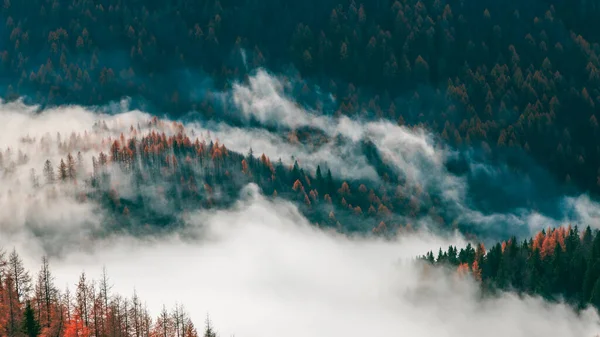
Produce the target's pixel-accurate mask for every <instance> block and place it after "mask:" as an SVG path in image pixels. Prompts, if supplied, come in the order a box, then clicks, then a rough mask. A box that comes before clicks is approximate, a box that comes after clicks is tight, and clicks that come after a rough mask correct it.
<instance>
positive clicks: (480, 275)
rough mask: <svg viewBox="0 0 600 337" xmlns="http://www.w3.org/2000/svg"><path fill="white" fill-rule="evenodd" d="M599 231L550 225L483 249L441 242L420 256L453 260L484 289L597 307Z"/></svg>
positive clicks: (434, 261) (431, 260) (436, 261)
mask: <svg viewBox="0 0 600 337" xmlns="http://www.w3.org/2000/svg"><path fill="white" fill-rule="evenodd" d="M599 233H600V232H599V231H598V230H592V229H591V228H590V227H586V228H585V229H584V230H580V229H579V228H578V227H577V226H575V227H571V226H569V227H559V228H554V229H552V228H548V229H546V230H543V231H541V232H539V233H538V234H537V235H535V237H532V238H530V239H528V240H527V239H525V240H522V241H519V240H518V239H517V238H516V237H513V238H511V239H509V240H507V241H502V242H498V243H496V244H495V245H493V246H492V247H491V248H490V249H488V250H486V248H485V247H484V245H483V244H479V245H477V246H476V247H473V246H472V245H471V244H469V245H467V246H466V247H465V248H461V249H460V250H459V249H458V248H457V247H452V246H450V247H448V249H447V250H446V251H443V250H442V249H441V248H440V250H439V252H437V254H435V253H434V252H429V253H427V254H426V255H425V256H423V257H422V259H423V260H425V261H427V262H428V263H431V264H434V265H439V266H451V267H452V268H456V271H457V272H458V273H459V274H461V275H471V276H472V277H474V278H475V279H476V280H477V281H479V282H480V283H481V289H482V290H483V292H484V294H494V293H496V292H498V291H515V292H517V293H519V294H529V295H539V296H542V297H543V298H545V299H548V300H551V301H564V302H566V303H568V304H570V305H572V306H574V307H575V308H579V309H581V308H584V307H586V306H588V305H593V306H594V307H596V308H599V309H600V234H599Z"/></svg>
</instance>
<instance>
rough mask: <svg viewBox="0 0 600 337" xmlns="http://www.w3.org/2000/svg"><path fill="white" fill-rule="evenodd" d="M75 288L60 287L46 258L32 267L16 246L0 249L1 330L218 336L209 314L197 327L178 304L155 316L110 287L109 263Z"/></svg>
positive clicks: (79, 336) (22, 335)
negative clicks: (98, 274) (95, 276)
mask: <svg viewBox="0 0 600 337" xmlns="http://www.w3.org/2000/svg"><path fill="white" fill-rule="evenodd" d="M73 284H74V285H75V289H74V291H73V292H71V290H70V288H69V287H67V288H66V289H64V290H60V289H59V288H58V287H57V285H56V284H55V281H54V276H53V275H52V270H51V268H50V265H49V262H48V259H47V258H45V257H44V258H43V259H42V264H41V267H40V270H39V271H38V272H37V273H35V274H34V273H31V272H30V271H29V270H27V269H26V268H25V267H24V265H23V260H22V259H21V257H20V256H19V254H18V253H17V251H16V250H13V251H11V252H10V253H7V252H6V251H4V250H2V251H0V335H1V336H14V337H31V336H61V337H89V336H137V337H150V336H178V337H198V336H203V337H216V336H217V334H216V332H215V331H214V329H213V327H212V326H211V323H210V320H209V319H208V317H207V319H206V325H205V327H204V328H203V330H202V331H201V333H198V331H197V330H196V327H195V326H194V323H192V321H191V319H190V317H189V315H188V314H187V312H186V310H185V308H183V306H181V305H176V307H175V308H174V309H173V310H167V309H166V307H164V306H163V310H162V311H161V312H160V313H159V315H158V316H157V317H156V318H155V319H153V318H152V316H151V313H149V312H148V309H147V308H146V306H145V304H144V301H143V300H142V299H141V298H140V297H139V296H138V295H137V294H136V293H135V292H134V293H133V296H132V297H131V298H128V297H124V296H122V295H120V294H116V293H113V292H111V289H112V287H113V284H112V283H111V281H110V278H109V277H108V274H107V272H106V269H105V270H103V273H102V276H101V278H100V279H99V280H91V279H89V278H88V277H87V276H86V274H85V273H82V274H81V276H80V277H79V280H77V281H76V282H75V280H74V282H73Z"/></svg>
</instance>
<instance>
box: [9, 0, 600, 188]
mask: <svg viewBox="0 0 600 337" xmlns="http://www.w3.org/2000/svg"><path fill="white" fill-rule="evenodd" d="M33 9H34V10H33ZM566 9H568V10H566ZM1 10H2V17H3V19H4V25H2V28H1V29H0V34H2V39H1V40H0V41H2V43H1V44H0V53H1V54H2V62H1V64H0V74H2V76H1V77H2V79H3V81H4V83H3V84H4V85H3V86H2V89H3V91H4V96H5V97H17V96H22V95H25V96H27V97H29V99H31V100H32V101H33V102H36V103H42V104H60V103H65V102H70V103H79V104H96V105H98V104H104V103H106V102H108V101H110V100H118V99H120V98H122V97H123V96H129V97H133V98H135V99H137V100H139V101H140V102H146V104H148V105H147V106H153V107H158V110H159V111H163V112H164V111H168V112H169V113H171V114H173V115H177V114H180V113H185V112H187V111H190V110H198V111H200V112H201V113H203V114H204V115H205V116H208V117H218V116H219V115H220V111H219V106H218V105H216V104H214V102H213V100H212V99H211V97H210V95H208V94H207V93H208V92H210V91H214V90H223V89H224V88H226V87H228V86H229V85H230V84H231V81H233V80H235V79H243V78H244V76H245V75H247V74H248V73H250V72H252V71H253V69H255V68H256V67H259V66H263V67H267V68H269V69H272V70H281V71H285V69H288V68H289V67H290V66H292V67H294V68H295V69H297V70H298V71H299V75H301V76H302V77H303V78H304V79H305V80H307V81H312V82H314V83H318V84H319V85H320V86H321V87H322V88H323V89H324V90H326V91H327V92H331V93H332V94H333V95H334V96H335V97H337V98H338V100H337V102H338V103H337V107H336V110H337V111H338V113H340V114H345V115H351V116H354V115H364V114H367V115H372V116H380V117H384V118H388V119H391V120H394V121H397V122H399V123H409V124H419V123H422V124H424V125H426V126H427V127H429V128H430V129H432V130H434V131H436V132H437V133H438V134H439V135H441V136H442V137H443V138H445V139H447V140H448V141H449V142H450V143H452V144H455V145H456V146H461V144H463V145H471V146H482V147H483V148H488V147H492V148H508V149H511V148H512V149H522V150H523V151H525V152H528V153H530V154H531V155H532V156H533V157H534V158H535V159H536V160H537V161H538V162H540V163H542V164H543V165H544V166H546V167H547V168H549V169H550V170H551V171H552V172H553V173H554V175H555V177H556V178H557V179H558V180H559V181H566V182H574V183H576V185H578V186H579V187H580V188H582V189H583V190H590V191H592V192H594V193H597V192H598V191H600V187H599V186H598V183H597V182H598V170H599V168H600V162H599V161H598V159H597V158H599V156H598V154H599V148H598V146H597V142H598V121H597V118H598V117H597V116H596V115H597V109H598V103H600V102H598V97H599V96H600V95H599V92H598V89H597V85H598V80H599V78H600V77H599V76H598V70H597V69H598V67H599V64H598V62H599V61H598V55H597V54H598V52H599V49H600V45H598V38H599V36H598V33H597V32H598V29H596V28H598V27H597V23H595V21H593V20H592V18H593V17H594V14H595V13H597V12H598V8H597V6H596V5H595V4H594V3H593V2H589V1H569V2H568V4H567V2H566V1H559V0H547V1H542V0H532V1H526V2H523V1H509V2H503V3H497V2H494V1H441V0H424V1H414V0H404V1H375V2H372V1H370V2H364V3H361V2H357V1H343V2H341V3H340V2H338V1H302V2H297V3H296V2H291V3H287V2H286V3H278V2H273V1H266V2H265V1H262V2H259V1H203V2H200V3H198V2H195V1H185V0H178V1H174V0H170V1H160V2H155V1H145V2H140V1H132V0H126V1H124V0H110V1H109V0H107V1H100V2H97V1H69V0H57V1H52V2H48V1H41V0H37V1H33V2H27V3H24V2H21V1H11V0H6V1H4V3H3V6H2V9H1ZM256 18H260V20H257V19H256ZM269 27H277V29H270V28H269ZM498 153H502V150H499V151H498Z"/></svg>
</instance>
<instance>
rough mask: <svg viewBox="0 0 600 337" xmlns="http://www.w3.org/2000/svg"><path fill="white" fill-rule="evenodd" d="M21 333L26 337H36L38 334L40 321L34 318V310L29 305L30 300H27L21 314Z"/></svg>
mask: <svg viewBox="0 0 600 337" xmlns="http://www.w3.org/2000/svg"><path fill="white" fill-rule="evenodd" d="M22 330H23V333H24V334H25V335H26V336H28V337H37V336H38V335H39V334H40V331H41V327H40V323H39V322H38V321H37V320H36V319H35V312H34V311H33V308H32V307H31V302H30V301H27V304H26V306H25V312H24V314H23V328H22Z"/></svg>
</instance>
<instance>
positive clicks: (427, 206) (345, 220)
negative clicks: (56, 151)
mask: <svg viewBox="0 0 600 337" xmlns="http://www.w3.org/2000/svg"><path fill="white" fill-rule="evenodd" d="M143 126H144V128H142V127H141V126H140V125H138V126H137V127H134V126H133V125H132V126H131V127H130V128H129V131H128V132H127V136H126V135H125V134H123V133H121V135H120V137H117V138H113V137H110V136H108V137H103V138H101V139H100V140H98V139H96V138H95V137H94V136H95V134H94V131H92V130H91V131H90V132H89V133H88V132H87V131H84V132H83V133H75V132H74V133H72V134H71V135H69V136H68V137H66V136H61V135H60V134H57V135H56V136H50V135H48V136H45V137H42V138H40V139H33V138H29V139H27V143H28V144H29V145H31V144H35V145H36V146H38V148H39V149H41V151H44V150H43V149H44V148H48V147H50V146H57V147H58V148H60V149H61V151H62V153H66V156H64V157H63V158H61V159H60V161H59V162H54V163H53V162H51V161H50V160H46V162H45V164H44V165H43V167H40V168H38V169H35V168H34V169H32V170H31V172H30V181H29V182H28V183H29V184H30V186H31V187H32V188H34V190H37V191H39V192H40V193H41V195H42V196H44V197H47V198H49V199H50V200H52V199H54V198H56V197H57V196H58V195H59V194H60V193H62V192H61V191H65V192H66V193H69V194H70V195H71V196H73V197H75V198H76V199H77V200H78V201H79V202H82V203H83V202H86V201H89V200H94V201H97V202H99V204H100V205H102V206H103V209H106V210H109V213H108V215H109V217H108V218H106V219H104V220H105V223H104V228H103V229H105V230H108V231H109V232H112V231H119V230H122V231H130V232H137V233H143V232H144V229H145V228H146V229H148V232H149V233H152V232H154V231H156V230H160V229H161V228H162V229H165V230H172V229H176V228H178V227H179V226H178V225H182V224H183V222H184V220H185V218H184V216H185V215H186V214H187V213H190V212H193V211H196V210H202V209H210V208H226V207H228V206H231V205H232V204H233V203H234V202H235V201H237V200H239V194H240V191H241V190H242V188H243V187H244V186H245V185H247V184H249V183H255V184H257V185H258V186H259V187H260V188H261V190H262V192H263V193H265V194H266V195H268V196H273V197H282V198H285V199H287V200H290V201H292V202H294V203H296V204H297V205H298V207H299V208H300V210H301V211H302V212H303V213H304V214H305V215H306V216H307V217H308V218H309V220H311V221H312V222H313V223H315V224H317V225H319V226H321V227H328V228H332V229H335V230H338V231H340V232H346V233H353V232H362V233H364V232H373V233H376V234H381V235H395V234H397V233H398V232H401V231H403V230H408V231H411V230H412V227H413V225H411V223H410V221H409V219H414V220H415V221H416V219H418V218H419V217H423V216H427V217H431V218H433V219H434V220H435V221H436V222H437V223H438V224H439V225H440V226H441V227H446V226H451V225H452V224H451V223H449V224H446V223H445V220H444V218H443V217H442V216H445V214H444V213H443V208H442V207H438V208H436V207H435V206H436V205H438V206H439V205H440V200H438V199H436V198H435V195H430V194H429V192H428V191H425V190H422V189H419V187H418V186H410V185H405V186H403V185H402V184H401V183H400V182H398V181H394V184H388V185H385V184H375V183H373V182H370V181H368V180H365V181H364V182H361V181H358V180H357V181H350V182H349V183H348V182H346V181H344V180H342V179H339V178H337V177H335V176H334V175H333V174H332V172H331V170H329V169H327V170H321V167H320V166H318V167H317V170H316V172H315V173H311V172H308V171H305V170H304V169H303V168H302V167H301V166H300V165H299V164H298V162H294V164H292V165H285V164H283V162H282V161H281V159H278V160H276V161H275V160H273V161H272V160H271V159H270V158H269V157H267V156H265V155H264V154H260V155H259V154H258V153H253V152H252V149H250V150H249V152H248V153H247V154H240V153H237V152H235V151H230V150H229V149H228V148H227V147H226V146H225V144H222V143H219V140H212V139H205V138H203V137H202V136H198V135H195V136H194V134H193V133H194V131H193V130H191V133H192V134H188V132H189V130H186V128H185V127H184V125H183V124H181V123H177V122H165V121H162V120H159V119H158V118H156V117H154V118H152V119H150V120H148V121H147V122H146V123H144V125H143ZM93 129H95V130H100V131H102V130H109V127H108V126H107V124H106V123H105V122H102V121H100V122H97V124H96V125H95V127H94V128H93ZM173 131H174V132H173ZM165 132H166V133H165ZM167 134H169V135H167ZM194 137H195V138H194ZM201 139H202V140H201ZM99 143H101V144H104V146H103V147H104V148H108V149H109V150H108V151H107V152H106V153H105V152H104V151H100V152H99V153H98V155H94V156H92V158H91V162H90V163H86V162H85V161H86V159H84V157H83V155H82V151H88V150H89V149H91V148H94V147H96V146H99ZM14 152H15V149H12V150H11V149H6V150H5V151H4V152H1V151H0V172H2V173H3V174H5V175H6V176H7V177H11V175H12V174H14V172H15V171H16V170H17V169H18V167H19V166H22V165H25V164H27V163H28V158H27V156H26V155H25V154H23V152H21V151H17V152H18V153H14ZM121 190H127V191H128V192H127V194H126V195H122V194H123V193H122V191H121ZM157 205H161V206H160V207H157ZM438 212H439V213H438ZM182 215H183V217H182ZM454 225H456V224H454Z"/></svg>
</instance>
